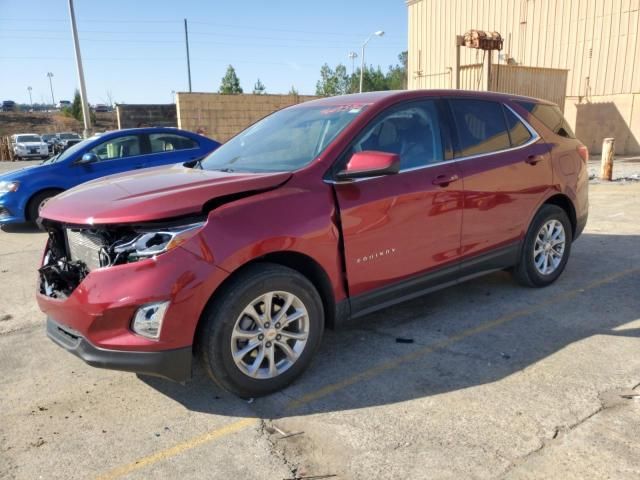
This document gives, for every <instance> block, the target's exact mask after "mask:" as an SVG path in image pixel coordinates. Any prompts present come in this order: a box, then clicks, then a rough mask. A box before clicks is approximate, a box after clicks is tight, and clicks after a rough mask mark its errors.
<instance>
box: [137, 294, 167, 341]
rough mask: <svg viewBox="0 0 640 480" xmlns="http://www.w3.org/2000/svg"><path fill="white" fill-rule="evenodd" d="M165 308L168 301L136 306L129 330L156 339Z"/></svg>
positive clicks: (160, 328) (158, 335)
mask: <svg viewBox="0 0 640 480" xmlns="http://www.w3.org/2000/svg"><path fill="white" fill-rule="evenodd" d="M167 308H169V302H156V303H148V304H147V305H143V306H142V307H140V308H138V310H137V311H136V314H135V315H134V317H133V322H131V330H133V331H134V332H135V333H137V334H138V335H142V336H143V337H146V338H151V339H152V340H157V339H158V338H159V337H160V330H162V321H163V320H164V314H165V313H166V312H167Z"/></svg>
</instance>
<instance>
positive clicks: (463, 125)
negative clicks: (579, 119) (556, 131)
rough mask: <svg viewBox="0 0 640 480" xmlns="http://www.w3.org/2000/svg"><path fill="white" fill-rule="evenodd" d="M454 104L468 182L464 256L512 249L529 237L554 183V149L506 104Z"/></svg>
mask: <svg viewBox="0 0 640 480" xmlns="http://www.w3.org/2000/svg"><path fill="white" fill-rule="evenodd" d="M448 103H449V105H450V107H451V113H452V115H453V119H454V124H455V126H456V128H455V132H456V135H455V137H456V158H457V159H458V160H459V162H458V163H459V165H460V168H461V170H462V175H463V177H464V212H463V219H462V240H461V248H462V254H463V257H465V258H468V257H473V256H476V255H479V254H483V253H486V252H489V251H491V250H495V249H499V248H500V247H505V248H506V249H507V250H508V249H509V247H510V246H514V245H516V243H517V242H518V241H519V240H520V239H521V238H522V237H523V236H524V233H525V231H526V229H527V222H528V219H529V218H530V215H531V213H532V211H533V210H534V209H535V208H536V206H537V205H538V204H539V202H540V199H541V198H542V196H543V195H544V193H545V192H546V191H547V189H548V188H549V186H550V185H551V183H552V169H551V157H550V154H549V150H550V149H549V146H548V145H547V144H546V143H545V142H544V140H543V139H542V138H540V137H539V136H538V134H537V133H536V132H535V131H534V130H533V129H532V128H531V127H530V126H529V125H528V124H526V122H525V121H524V120H523V119H522V118H521V117H519V116H518V115H517V114H516V113H515V112H514V111H513V110H512V109H511V108H509V107H508V106H507V105H504V104H502V103H500V102H494V101H485V100H475V99H468V98H464V99H463V98H456V99H449V100H448Z"/></svg>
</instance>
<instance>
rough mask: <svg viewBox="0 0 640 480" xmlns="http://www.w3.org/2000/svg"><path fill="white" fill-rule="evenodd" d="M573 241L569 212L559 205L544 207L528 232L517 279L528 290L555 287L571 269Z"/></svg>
mask: <svg viewBox="0 0 640 480" xmlns="http://www.w3.org/2000/svg"><path fill="white" fill-rule="evenodd" d="M543 228H544V230H543ZM562 239H564V242H563V243H561V240H562ZM572 239H573V229H572V227H571V222H570V221H569V217H568V216H567V214H566V212H565V211H564V210H563V209H562V208H560V207H558V206H556V205H543V206H542V207H541V208H540V210H538V213H536V215H535V217H534V218H533V221H532V222H531V225H530V226H529V230H528V231H527V235H526V237H525V241H524V244H523V246H522V251H521V253H520V260H519V263H518V265H516V267H515V268H514V270H513V275H514V277H515V279H516V280H517V281H518V282H519V283H520V284H522V285H525V286H527V287H546V286H547V285H551V284H552V283H553V282H555V281H556V280H557V279H558V277H559V276H560V275H561V274H562V272H563V271H564V268H565V267H566V265H567V261H568V260H569V255H570V253H571V241H572ZM545 257H546V263H545Z"/></svg>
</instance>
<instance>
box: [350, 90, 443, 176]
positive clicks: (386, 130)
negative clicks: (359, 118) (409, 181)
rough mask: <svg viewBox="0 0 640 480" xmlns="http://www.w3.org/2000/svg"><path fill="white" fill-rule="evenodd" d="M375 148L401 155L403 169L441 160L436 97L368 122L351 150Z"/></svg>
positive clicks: (391, 110)
mask: <svg viewBox="0 0 640 480" xmlns="http://www.w3.org/2000/svg"><path fill="white" fill-rule="evenodd" d="M365 150H373V151H378V152H388V153H397V154H398V155H400V169H401V170H407V169H409V168H415V167H422V166H426V165H429V164H432V163H437V162H441V161H442V160H443V159H444V157H443V153H442V141H441V136H440V125H439V123H438V111H437V108H436V104H435V101H432V100H429V101H423V102H416V103H412V104H411V105H404V106H401V107H395V108H392V109H390V110H389V111H388V112H387V113H385V114H383V115H381V116H380V117H378V118H377V119H376V120H375V121H374V123H373V124H372V125H370V126H368V127H367V128H366V129H365V131H364V132H363V133H361V134H360V135H359V136H358V139H357V140H356V141H355V143H354V144H353V146H352V149H351V152H350V154H349V155H348V156H349V157H350V155H351V154H353V153H355V152H362V151H365Z"/></svg>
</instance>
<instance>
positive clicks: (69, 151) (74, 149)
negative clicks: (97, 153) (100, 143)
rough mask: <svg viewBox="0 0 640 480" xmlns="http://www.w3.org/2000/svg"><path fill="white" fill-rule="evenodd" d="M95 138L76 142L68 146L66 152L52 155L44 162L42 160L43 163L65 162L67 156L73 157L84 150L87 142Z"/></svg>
mask: <svg viewBox="0 0 640 480" xmlns="http://www.w3.org/2000/svg"><path fill="white" fill-rule="evenodd" d="M93 140H95V139H87V140H82V141H81V142H78V143H76V144H75V145H73V146H71V147H69V148H67V149H66V150H65V151H64V152H62V153H60V154H58V155H56V156H54V157H51V158H50V159H48V160H45V161H44V162H42V164H43V165H44V164H46V163H57V162H63V161H64V160H66V159H67V158H70V157H73V156H74V155H75V154H76V153H77V152H79V151H80V150H82V149H83V148H84V147H85V146H86V145H87V143H89V142H90V141H93Z"/></svg>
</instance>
